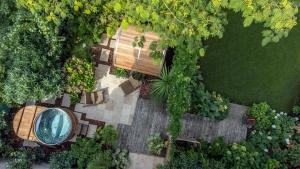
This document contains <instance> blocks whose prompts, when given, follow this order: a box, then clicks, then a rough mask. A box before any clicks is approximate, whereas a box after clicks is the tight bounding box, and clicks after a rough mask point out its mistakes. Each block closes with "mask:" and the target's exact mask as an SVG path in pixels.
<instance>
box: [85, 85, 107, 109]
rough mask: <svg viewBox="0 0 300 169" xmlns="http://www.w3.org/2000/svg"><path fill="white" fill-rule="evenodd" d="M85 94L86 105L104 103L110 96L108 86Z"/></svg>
mask: <svg viewBox="0 0 300 169" xmlns="http://www.w3.org/2000/svg"><path fill="white" fill-rule="evenodd" d="M84 96H85V99H84V102H83V104H86V105H84V107H87V106H95V105H98V104H103V103H106V102H107V101H108V98H109V95H108V88H103V89H100V90H97V91H94V92H87V93H85V95H84Z"/></svg>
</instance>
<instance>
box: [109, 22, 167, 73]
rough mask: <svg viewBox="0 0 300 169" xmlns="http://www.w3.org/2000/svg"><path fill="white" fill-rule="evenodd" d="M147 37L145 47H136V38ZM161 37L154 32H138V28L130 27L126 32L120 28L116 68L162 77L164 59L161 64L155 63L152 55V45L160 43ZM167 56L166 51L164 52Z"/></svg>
mask: <svg viewBox="0 0 300 169" xmlns="http://www.w3.org/2000/svg"><path fill="white" fill-rule="evenodd" d="M141 36H144V37H145V42H144V46H143V47H142V48H140V47H134V46H133V45H132V44H133V42H134V39H135V38H136V37H141ZM159 40H160V37H159V36H158V35H157V34H156V33H154V32H138V31H137V30H136V27H134V26H129V27H128V28H127V29H126V30H123V29H121V28H119V30H118V33H117V42H116V48H115V51H114V66H116V67H119V68H123V69H127V70H133V71H137V72H141V73H144V74H148V75H153V76H160V72H161V69H162V65H163V63H164V57H163V58H162V59H161V62H160V63H155V62H154V60H153V58H152V57H151V55H150V53H151V50H150V44H151V43H152V42H153V41H156V42H159ZM163 55H165V51H163Z"/></svg>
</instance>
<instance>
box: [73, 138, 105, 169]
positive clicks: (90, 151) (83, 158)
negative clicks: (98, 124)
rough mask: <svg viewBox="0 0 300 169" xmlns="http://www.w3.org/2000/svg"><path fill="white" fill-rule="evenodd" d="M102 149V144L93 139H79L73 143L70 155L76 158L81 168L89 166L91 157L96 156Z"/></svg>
mask: <svg viewBox="0 0 300 169" xmlns="http://www.w3.org/2000/svg"><path fill="white" fill-rule="evenodd" d="M100 151H101V145H100V144H97V143H96V141H95V140H93V139H78V140H77V141H76V143H75V144H72V146H71V150H70V155H71V156H72V157H73V158H74V159H75V160H76V162H77V166H78V168H79V169H84V168H86V167H87V165H88V163H89V161H90V159H93V158H94V157H95V154H97V152H100Z"/></svg>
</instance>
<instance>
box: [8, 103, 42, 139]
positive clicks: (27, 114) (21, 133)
mask: <svg viewBox="0 0 300 169" xmlns="http://www.w3.org/2000/svg"><path fill="white" fill-rule="evenodd" d="M45 109H46V107H42V106H35V105H32V106H26V107H23V108H22V109H20V110H19V111H18V112H17V113H16V114H15V116H14V120H13V129H14V132H15V133H16V135H17V136H18V137H20V138H22V139H25V140H32V141H38V140H37V139H36V137H35V136H34V134H33V122H34V119H35V117H36V116H38V115H39V113H41V112H42V111H43V110H45Z"/></svg>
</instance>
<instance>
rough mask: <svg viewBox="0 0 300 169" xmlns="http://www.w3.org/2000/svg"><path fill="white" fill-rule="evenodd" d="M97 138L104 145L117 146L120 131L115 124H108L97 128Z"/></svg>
mask: <svg viewBox="0 0 300 169" xmlns="http://www.w3.org/2000/svg"><path fill="white" fill-rule="evenodd" d="M95 139H96V141H99V142H100V143H101V144H102V145H106V146H112V147H115V146H116V143H117V139H118V133H117V130H116V129H115V128H114V126H112V125H107V126H105V127H103V128H99V129H97V132H96V134H95Z"/></svg>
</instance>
